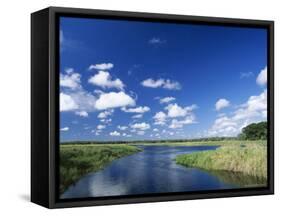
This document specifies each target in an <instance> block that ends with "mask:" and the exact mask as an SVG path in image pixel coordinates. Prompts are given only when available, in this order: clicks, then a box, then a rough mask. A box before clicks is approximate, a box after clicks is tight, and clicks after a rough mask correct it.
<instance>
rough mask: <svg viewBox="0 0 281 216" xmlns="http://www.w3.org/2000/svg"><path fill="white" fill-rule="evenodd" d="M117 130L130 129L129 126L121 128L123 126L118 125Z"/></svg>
mask: <svg viewBox="0 0 281 216" xmlns="http://www.w3.org/2000/svg"><path fill="white" fill-rule="evenodd" d="M117 128H118V129H119V130H122V131H123V130H126V129H127V128H128V127H127V126H121V125H118V126H117Z"/></svg>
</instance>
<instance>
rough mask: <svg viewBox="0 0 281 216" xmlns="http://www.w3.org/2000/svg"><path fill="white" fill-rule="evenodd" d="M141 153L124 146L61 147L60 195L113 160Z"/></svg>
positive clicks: (131, 147) (137, 149) (136, 149)
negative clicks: (83, 177) (88, 174)
mask: <svg viewBox="0 0 281 216" xmlns="http://www.w3.org/2000/svg"><path fill="white" fill-rule="evenodd" d="M139 151H141V150H140V149H139V148H137V147H135V146H130V145H124V144H114V145H110V144H105V145H94V144H89V145H61V146H60V193H63V192H64V191H65V190H66V189H67V188H68V187H69V186H70V185H71V184H73V183H75V182H76V181H77V180H78V179H80V178H81V177H82V176H84V175H85V174H87V173H89V172H95V171H98V170H101V169H103V168H104V167H105V166H107V165H108V164H109V163H110V162H112V161H113V160H115V159H118V158H121V157H124V156H128V155H131V154H134V153H137V152H139Z"/></svg>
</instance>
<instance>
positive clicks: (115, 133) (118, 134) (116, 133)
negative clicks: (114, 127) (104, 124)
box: [109, 131, 121, 136]
mask: <svg viewBox="0 0 281 216" xmlns="http://www.w3.org/2000/svg"><path fill="white" fill-rule="evenodd" d="M109 135H110V136H120V135H121V134H120V133H119V132H118V131H113V132H110V133H109Z"/></svg>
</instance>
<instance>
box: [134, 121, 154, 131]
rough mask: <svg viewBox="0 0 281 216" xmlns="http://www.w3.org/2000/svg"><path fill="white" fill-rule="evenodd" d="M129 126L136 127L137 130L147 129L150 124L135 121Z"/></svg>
mask: <svg viewBox="0 0 281 216" xmlns="http://www.w3.org/2000/svg"><path fill="white" fill-rule="evenodd" d="M131 128H133V129H137V130H148V129H149V128H150V125H149V124H148V123H145V122H142V123H135V124H133V125H131Z"/></svg>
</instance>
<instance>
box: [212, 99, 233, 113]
mask: <svg viewBox="0 0 281 216" xmlns="http://www.w3.org/2000/svg"><path fill="white" fill-rule="evenodd" d="M229 105H230V102H229V101H228V100H226V99H224V98H221V99H219V100H218V101H217V102H216V105H215V107H216V110H217V111H219V110H221V109H223V108H226V107H228V106H229Z"/></svg>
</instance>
